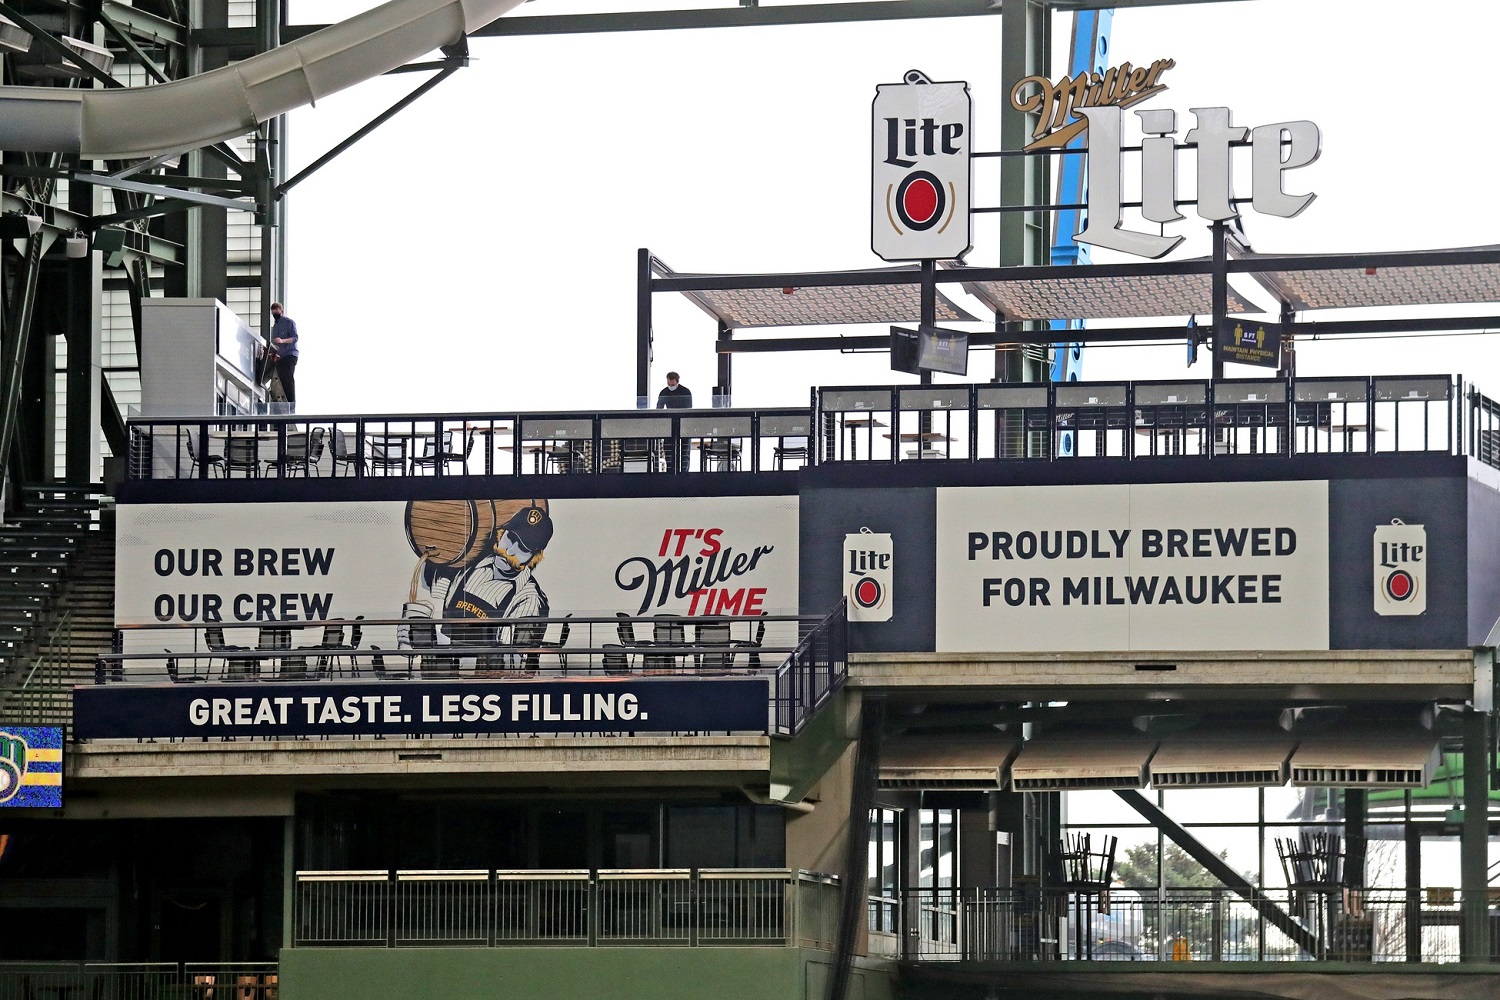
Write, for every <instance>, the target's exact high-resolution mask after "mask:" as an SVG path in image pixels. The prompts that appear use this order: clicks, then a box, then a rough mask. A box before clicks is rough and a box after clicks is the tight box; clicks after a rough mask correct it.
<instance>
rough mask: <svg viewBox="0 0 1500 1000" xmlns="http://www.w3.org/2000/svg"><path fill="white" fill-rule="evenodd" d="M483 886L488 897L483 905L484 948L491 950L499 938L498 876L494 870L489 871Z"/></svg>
mask: <svg viewBox="0 0 1500 1000" xmlns="http://www.w3.org/2000/svg"><path fill="white" fill-rule="evenodd" d="M485 886H486V892H487V893H488V895H487V896H486V897H485V903H484V925H485V933H484V943H485V947H487V948H493V947H495V944H496V939H497V938H498V937H499V924H500V875H499V873H498V872H496V871H495V869H493V868H491V869H490V872H489V877H488V878H487V879H486V880H485Z"/></svg>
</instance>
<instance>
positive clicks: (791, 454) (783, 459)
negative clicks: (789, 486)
mask: <svg viewBox="0 0 1500 1000" xmlns="http://www.w3.org/2000/svg"><path fill="white" fill-rule="evenodd" d="M788 441H800V442H801V444H788V443H787V442H788ZM773 457H774V458H775V461H776V468H777V469H778V470H779V469H785V468H786V463H787V462H796V463H797V465H798V466H803V465H806V464H807V438H783V439H782V440H781V441H780V442H779V443H778V444H777V445H776V448H775V451H774V452H773Z"/></svg>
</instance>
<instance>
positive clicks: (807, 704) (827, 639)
mask: <svg viewBox="0 0 1500 1000" xmlns="http://www.w3.org/2000/svg"><path fill="white" fill-rule="evenodd" d="M848 678H849V615H848V602H847V601H844V600H840V601H839V604H838V607H836V608H834V609H833V613H832V614H830V615H829V616H828V617H827V618H825V619H823V621H822V622H821V623H819V625H818V627H817V628H815V629H813V630H812V632H810V633H809V634H808V635H807V637H806V638H804V639H803V640H802V642H801V643H799V644H798V646H797V648H796V650H795V651H793V653H792V655H791V656H789V657H787V659H786V662H785V663H783V664H782V665H781V666H780V667H778V668H777V670H776V682H775V690H774V692H773V693H772V697H773V698H774V699H775V701H776V704H775V714H774V722H773V728H772V732H773V733H774V734H775V735H777V736H796V735H797V734H798V733H799V732H801V731H802V727H803V726H805V725H806V724H807V722H808V720H810V719H811V718H812V717H813V716H814V715H816V714H817V713H818V710H819V709H821V708H822V707H823V703H824V702H826V701H827V700H828V699H829V698H830V697H832V696H833V694H834V692H836V691H837V690H838V689H839V688H841V687H843V686H844V681H846V680H847V679H848Z"/></svg>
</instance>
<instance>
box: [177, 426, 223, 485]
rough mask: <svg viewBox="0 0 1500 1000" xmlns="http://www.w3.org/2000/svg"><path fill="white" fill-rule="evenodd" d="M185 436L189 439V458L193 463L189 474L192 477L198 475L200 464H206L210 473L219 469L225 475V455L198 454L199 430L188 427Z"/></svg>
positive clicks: (219, 472) (185, 438) (220, 473)
mask: <svg viewBox="0 0 1500 1000" xmlns="http://www.w3.org/2000/svg"><path fill="white" fill-rule="evenodd" d="M183 438H184V440H186V441H187V450H188V459H189V460H190V461H191V462H192V463H193V464H192V465H191V466H190V467H189V469H188V476H189V477H190V478H192V477H196V476H197V475H198V466H200V465H203V466H206V467H207V468H208V470H209V472H210V473H212V472H213V471H214V470H218V474H219V475H221V476H222V475H224V456H223V455H209V454H203V455H200V454H198V432H197V431H196V430H194V429H193V428H188V429H187V430H186V431H185V432H184V433H183Z"/></svg>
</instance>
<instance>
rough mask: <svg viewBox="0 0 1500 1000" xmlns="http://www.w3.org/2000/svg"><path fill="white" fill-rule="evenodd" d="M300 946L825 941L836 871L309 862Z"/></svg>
mask: <svg viewBox="0 0 1500 1000" xmlns="http://www.w3.org/2000/svg"><path fill="white" fill-rule="evenodd" d="M295 906H296V911H295V917H294V920H295V924H294V937H293V946H294V947H334V946H349V947H358V946H366V947H369V946H374V947H389V948H398V947H414V946H428V945H435V944H442V945H467V946H473V947H502V946H507V945H549V944H551V945H574V946H580V947H582V946H589V947H592V946H601V945H602V946H619V945H632V946H661V945H675V946H686V947H693V946H699V945H768V946H777V947H799V946H800V947H815V948H816V947H828V946H829V942H831V941H832V939H833V933H834V921H835V919H836V914H837V907H838V881H837V879H835V878H833V877H832V876H827V875H820V874H816V873H812V872H801V871H790V870H784V869H760V868H750V869H744V868H741V869H729V868H724V869H710V868H695V869H652V870H613V869H597V870H565V871H488V870H466V871H303V872H298V873H297V881H296V892H295Z"/></svg>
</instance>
